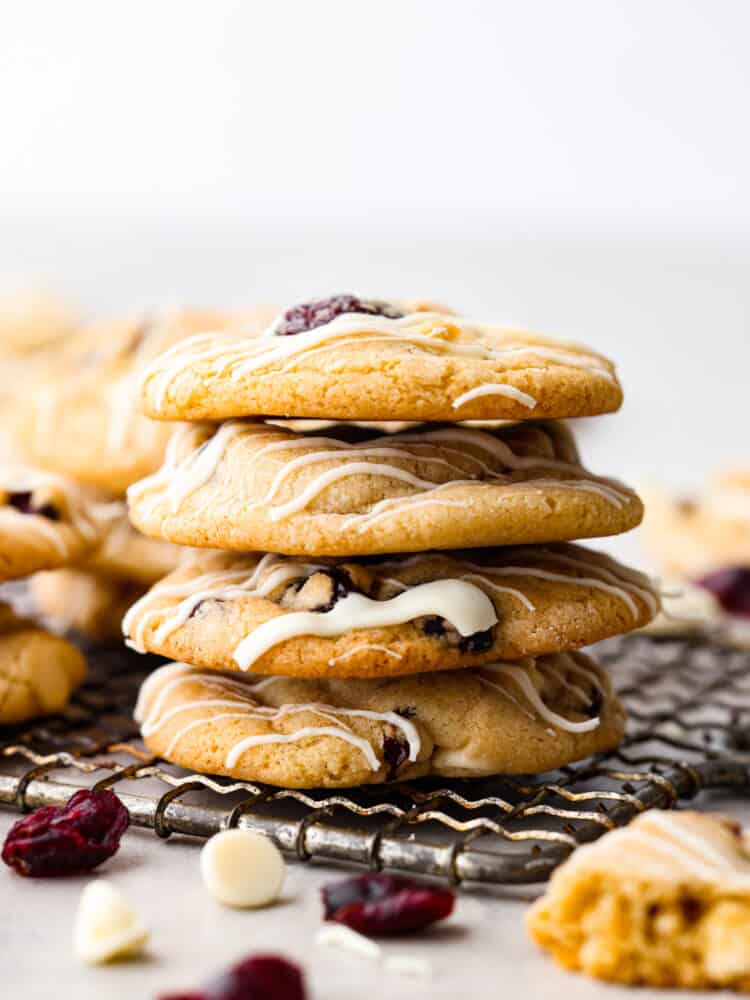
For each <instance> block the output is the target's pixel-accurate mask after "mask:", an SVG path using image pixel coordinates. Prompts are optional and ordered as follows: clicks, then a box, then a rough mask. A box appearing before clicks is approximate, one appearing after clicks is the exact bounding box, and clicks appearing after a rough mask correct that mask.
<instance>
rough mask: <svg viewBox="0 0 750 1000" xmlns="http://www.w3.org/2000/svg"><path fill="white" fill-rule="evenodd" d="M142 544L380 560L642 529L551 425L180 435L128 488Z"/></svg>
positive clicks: (185, 430) (224, 429) (229, 430)
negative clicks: (151, 471) (149, 472)
mask: <svg viewBox="0 0 750 1000" xmlns="http://www.w3.org/2000/svg"><path fill="white" fill-rule="evenodd" d="M128 500H129V504H130V516H131V520H132V521H133V523H134V524H135V525H136V527H137V528H139V529H140V530H141V531H143V532H144V534H147V535H151V536H152V537H162V538H166V539H168V540H169V541H171V542H176V543H178V544H182V545H194V546H198V547H205V548H215V549H234V550H243V551H262V552H280V553H285V554H288V555H313V556H321V555H329V556H349V555H373V554H378V553H387V552H404V551H408V552H415V551H426V550H428V549H456V548H474V547H477V546H489V545H516V544H527V543H530V542H552V541H566V540H569V539H575V538H587V537H593V536H599V535H610V534H617V533H618V532H621V531H627V530H628V529H629V528H632V527H635V525H637V524H638V522H639V521H640V519H641V515H642V507H641V503H640V501H639V500H638V498H637V497H636V495H635V494H634V493H633V492H632V491H631V490H629V489H627V488H626V487H624V486H622V485H621V484H619V483H616V482H613V481H612V480H608V479H602V478H599V477H596V476H593V475H592V474H591V473H589V472H587V471H586V470H585V469H584V468H583V467H582V466H581V464H580V462H579V460H578V456H577V453H576V449H575V445H574V443H573V439H572V437H571V436H570V434H569V432H568V431H567V430H566V429H565V428H564V427H563V426H562V425H561V424H555V423H540V424H516V425H511V426H505V427H501V428H499V429H498V430H496V431H494V432H490V431H482V430H477V429H471V430H469V429H466V428H461V427H437V428H430V429H419V430H416V431H406V432H403V433H400V434H392V435H386V436H384V437H379V436H378V435H377V434H376V433H375V432H372V431H369V432H368V431H365V430H362V429H354V428H346V427H340V428H338V429H337V430H335V431H331V432H329V434H328V435H326V436H325V437H320V436H317V435H312V436H308V435H304V434H294V433H292V432H291V431H284V430H282V429H281V428H278V427H273V426H270V425H268V424H263V423H254V422H252V421H228V422H226V423H224V424H222V425H220V426H219V427H218V429H217V428H216V426H215V425H212V424H186V425H182V426H181V427H180V429H179V430H178V431H177V432H176V433H175V436H174V437H173V438H172V439H171V441H170V444H169V449H168V453H167V457H166V459H165V463H164V466H163V467H162V469H161V470H160V471H159V472H157V473H156V474H155V475H154V476H152V477H150V478H147V479H145V480H143V481H141V482H140V483H137V484H135V485H134V486H133V487H131V489H130V490H129V491H128Z"/></svg>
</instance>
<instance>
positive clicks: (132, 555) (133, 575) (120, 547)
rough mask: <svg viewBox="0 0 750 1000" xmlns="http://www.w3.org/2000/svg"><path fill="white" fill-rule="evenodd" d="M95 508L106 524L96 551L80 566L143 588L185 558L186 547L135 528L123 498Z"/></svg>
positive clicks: (99, 517) (99, 575)
mask: <svg viewBox="0 0 750 1000" xmlns="http://www.w3.org/2000/svg"><path fill="white" fill-rule="evenodd" d="M94 510H95V514H96V516H97V518H98V519H99V521H100V522H101V523H102V524H103V525H104V534H103V537H102V541H101V543H100V544H99V545H98V546H97V548H96V549H95V550H94V552H93V553H92V554H91V555H90V556H88V557H87V558H86V560H85V561H84V562H83V563H81V564H80V568H81V569H85V570H87V571H88V572H90V573H92V574H95V575H96V576H98V577H104V578H105V579H108V580H109V579H112V580H119V581H122V582H124V583H128V584H138V585H140V586H141V588H143V587H149V586H151V584H153V583H156V581H157V580H161V579H162V578H163V577H165V576H166V575H167V574H168V573H171V572H172V570H173V569H174V568H175V567H176V566H177V565H178V563H179V562H180V560H181V559H182V558H183V557H184V551H185V550H184V549H181V548H179V547H178V546H176V545H172V544H171V543H170V542H164V541H162V540H161V539H158V538H148V537H147V536H146V535H143V534H141V532H140V531H136V529H135V528H134V527H133V525H132V524H131V523H130V519H129V518H128V513H127V510H128V509H127V504H125V502H124V501H122V500H113V501H111V502H109V503H99V504H97V505H95V508H94Z"/></svg>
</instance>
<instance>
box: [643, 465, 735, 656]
mask: <svg viewBox="0 0 750 1000" xmlns="http://www.w3.org/2000/svg"><path fill="white" fill-rule="evenodd" d="M645 499H646V517H645V519H644V539H645V544H646V546H647V547H648V549H649V552H650V554H651V555H652V556H653V557H654V558H655V559H656V561H657V563H658V565H659V567H660V569H661V570H662V572H663V573H664V577H665V584H664V593H663V605H664V613H663V614H662V615H661V616H660V617H659V618H658V619H657V620H656V622H654V624H653V625H651V626H649V629H648V630H649V631H651V632H654V631H655V630H656V631H658V632H660V633H661V634H664V633H680V632H690V631H706V630H709V631H713V632H717V633H719V634H720V635H721V636H722V637H723V638H725V639H727V640H729V641H730V642H732V643H733V644H736V645H741V646H743V647H744V646H750V469H743V468H735V469H729V470H726V471H724V472H721V473H718V474H717V475H716V476H714V477H713V479H712V480H711V481H710V483H709V486H708V488H707V489H706V491H705V492H704V493H703V494H702V495H697V496H695V497H690V498H674V497H670V496H669V495H668V494H666V493H664V492H661V491H657V490H651V491H648V492H647V493H646V497H645Z"/></svg>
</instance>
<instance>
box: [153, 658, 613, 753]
mask: <svg viewBox="0 0 750 1000" xmlns="http://www.w3.org/2000/svg"><path fill="white" fill-rule="evenodd" d="M533 670H536V671H537V672H538V673H539V674H540V675H541V677H542V678H544V677H545V676H551V677H553V678H554V679H555V680H556V681H557V683H558V684H560V685H561V686H562V687H567V688H569V689H570V690H571V691H572V693H573V694H574V696H575V697H576V698H577V699H578V700H579V701H580V703H581V711H584V712H585V710H586V709H587V707H588V705H589V704H590V701H591V699H590V696H589V695H588V694H587V693H586V691H584V690H583V688H580V687H579V686H578V685H576V684H575V683H571V682H570V681H567V680H566V679H565V674H570V673H573V674H579V675H580V676H582V677H583V678H584V679H585V680H586V681H587V682H588V683H589V684H590V685H591V686H592V687H594V688H595V689H596V690H598V691H599V692H600V693H601V695H602V699H603V701H602V704H603V705H606V703H607V700H608V698H609V690H608V688H607V687H605V686H604V685H603V684H602V683H601V680H600V678H599V677H598V675H597V674H596V673H595V672H594V671H593V670H589V669H587V668H586V667H584V666H582V665H581V663H580V662H578V659H577V658H576V656H575V655H567V654H562V655H558V656H548V657H541V658H539V659H537V660H523V661H518V662H515V663H502V664H492V665H490V666H482V667H479V668H476V669H474V670H466V671H463V672H462V673H464V674H465V676H466V677H467V679H468V678H470V677H474V678H476V679H478V680H479V681H480V682H481V683H483V684H485V685H486V686H487V687H489V688H491V689H494V690H497V691H498V692H499V693H500V694H502V695H503V696H504V697H507V698H508V699H509V700H510V701H512V702H513V703H514V704H515V705H517V706H518V707H519V708H520V709H521V710H522V711H523V712H524V713H525V714H526V715H528V716H529V717H530V718H534V719H539V720H541V721H543V722H546V723H548V724H549V725H550V726H553V727H554V728H555V729H556V730H558V731H559V730H563V731H566V732H569V733H573V734H580V733H585V732H590V731H592V730H594V729H596V728H597V727H598V726H599V725H600V721H601V720H600V718H599V717H598V716H596V717H594V718H591V719H586V720H585V721H582V722H573V721H571V720H569V719H567V718H565V716H562V715H560V714H559V713H557V712H554V711H552V710H551V709H550V708H549V707H548V706H547V705H546V704H545V703H544V701H543V700H542V698H541V696H540V694H539V692H538V691H537V689H536V687H535V685H534V682H533V680H532V676H531V674H532V671H533ZM485 674H489V678H488V677H486V676H485ZM490 678H491V679H490ZM251 681H254V679H251V678H248V677H241V678H240V677H236V678H234V677H232V676H231V675H228V674H226V673H218V672H214V671H199V670H196V669H195V668H194V667H190V666H188V665H187V664H184V663H172V664H168V665H166V666H164V667H160V668H158V669H157V670H155V671H154V672H153V673H152V674H151V675H150V677H149V678H148V679H147V680H146V681H145V682H144V684H143V685H142V687H141V691H140V693H139V697H138V702H137V704H136V708H135V718H136V721H138V722H139V723H140V725H141V731H142V733H143V736H144V738H146V739H148V738H149V737H150V736H153V735H155V734H156V733H158V732H159V731H160V730H161V729H162V728H163V727H164V726H165V725H167V724H168V723H170V722H172V721H173V720H175V719H179V716H181V715H183V714H185V713H194V712H195V711H196V710H198V711H199V712H200V714H199V715H198V717H194V718H191V719H190V720H189V721H187V722H186V723H184V724H183V725H181V726H178V727H177V729H175V730H174V731H173V732H172V733H171V735H170V739H169V742H168V745H167V747H166V749H165V750H164V753H163V756H164V757H165V758H166V759H169V758H170V756H171V755H172V754H173V752H174V751H175V749H176V748H177V747H178V745H179V744H180V742H181V741H182V740H183V739H184V737H185V736H186V735H187V734H188V733H190V732H193V731H194V730H199V729H201V728H204V727H206V726H213V725H216V724H217V723H221V722H223V721H225V720H228V719H246V720H258V721H260V722H267V723H273V722H277V721H278V720H279V719H282V718H286V717H289V716H294V715H299V714H303V713H312V714H314V715H315V716H316V717H317V719H316V722H315V724H308V725H302V726H301V727H300V728H299V729H297V730H294V731H293V732H289V733H274V732H271V733H256V734H254V735H251V736H247V737H241V738H239V739H237V740H236V742H235V743H233V744H232V746H231V747H230V749H229V750H228V752H227V754H226V757H225V761H224V763H225V767H226V768H227V769H231V768H234V767H235V766H236V765H237V764H238V762H239V760H240V759H241V757H242V756H243V754H245V753H246V752H247V751H248V750H251V749H253V748H255V747H259V746H263V745H267V744H282V743H295V742H299V741H300V740H304V739H306V738H310V737H320V736H333V737H335V738H337V739H341V740H343V741H345V742H347V743H349V744H350V745H351V746H353V747H355V748H356V749H358V750H359V751H360V752H361V753H362V755H363V757H364V758H365V760H366V761H367V763H368V766H369V767H370V768H371V769H372V770H373V771H377V770H379V769H380V768H381V767H382V762H381V760H380V759H379V758H378V755H377V753H376V746H375V745H373V743H371V742H370V741H369V740H367V739H364V738H363V737H360V736H357V734H356V733H355V732H353V731H352V729H351V727H350V726H349V725H347V723H346V721H345V720H346V719H352V718H364V719H371V720H373V721H375V722H379V723H381V724H382V725H383V726H384V727H396V728H397V729H399V730H400V731H401V733H402V734H403V736H404V738H405V740H406V742H407V744H408V747H409V752H408V757H407V759H408V760H409V761H410V762H412V763H413V762H415V761H417V760H418V758H419V754H420V750H421V739H420V736H419V730H418V729H417V726H416V725H415V724H414V722H412V721H411V720H410V719H408V718H406V717H404V716H402V715H401V714H399V713H398V712H394V711H370V710H367V709H354V708H342V707H338V706H333V705H328V704H324V703H318V702H309V703H291V704H283V705H280V706H278V707H276V706H270V705H265V704H263V702H262V700H261V696H262V691H263V690H264V689H266V688H267V687H268V686H270V685H271V684H276V683H281V682H283V681H284V678H279V677H271V678H266V679H265V680H262V681H260V682H251ZM195 682H197V683H199V684H200V686H201V692H205V693H202V694H201V696H199V697H197V698H195V699H194V700H190V701H184V702H180V701H179V700H178V701H177V703H176V704H170V702H171V700H172V699H173V697H174V696H175V695H176V693H177V692H178V690H179V688H180V687H182V686H183V685H185V684H192V683H195ZM509 687H512V688H513V689H514V691H515V692H516V693H515V694H514V693H512V692H511V690H509ZM155 688H156V692H154V689H155ZM214 692H215V693H216V695H217V696H216V697H214V696H213V693H214ZM516 694H517V695H518V697H516ZM519 698H521V699H523V701H525V702H526V703H527V704H528V710H527V709H526V707H525V706H524V705H523V704H522V703H521V702H520V701H519V700H518V699H519ZM416 711H417V716H418V715H419V706H418V705H417V706H416ZM318 723H320V724H318ZM386 733H387V729H386ZM434 754H435V759H436V760H437V759H438V758H440V761H441V763H442V764H444V765H448V764H451V765H452V766H454V767H461V768H463V769H466V770H470V771H476V772H489V771H491V770H492V767H491V766H486V765H485V764H484V763H483V762H482V761H479V760H476V759H473V758H471V757H470V756H469V754H468V753H467V752H466V749H465V748H463V749H458V748H454V749H448V748H441V747H439V746H436V747H435V749H434Z"/></svg>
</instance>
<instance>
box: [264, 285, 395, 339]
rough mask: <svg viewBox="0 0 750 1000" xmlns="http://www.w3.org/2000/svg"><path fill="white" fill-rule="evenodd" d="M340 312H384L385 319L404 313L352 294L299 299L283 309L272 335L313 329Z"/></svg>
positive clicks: (382, 314) (379, 314) (374, 313)
mask: <svg viewBox="0 0 750 1000" xmlns="http://www.w3.org/2000/svg"><path fill="white" fill-rule="evenodd" d="M343 313H364V314H365V315H367V316H387V317H388V318H389V319H399V317H401V316H403V315H404V314H403V313H402V312H401V311H400V310H399V309H396V308H395V307H394V306H392V305H390V304H389V303H388V302H379V301H376V300H374V299H359V298H357V296H356V295H332V296H331V297H330V298H328V299H318V300H317V301H316V302H303V303H302V304H301V305H298V306H292V308H291V309H287V311H286V312H285V313H284V315H283V316H282V318H281V321H280V323H279V324H278V326H277V327H276V331H275V332H276V336H278V337H287V336H289V335H290V334H293V333H305V332H306V331H307V330H314V329H315V328H316V327H318V326H323V325H324V324H325V323H330V322H331V320H333V319H335V318H336V317H337V316H341V315H342V314H343Z"/></svg>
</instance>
